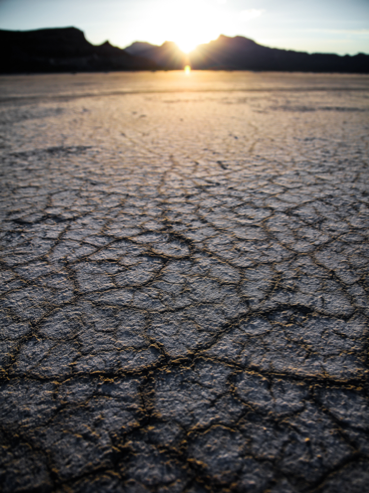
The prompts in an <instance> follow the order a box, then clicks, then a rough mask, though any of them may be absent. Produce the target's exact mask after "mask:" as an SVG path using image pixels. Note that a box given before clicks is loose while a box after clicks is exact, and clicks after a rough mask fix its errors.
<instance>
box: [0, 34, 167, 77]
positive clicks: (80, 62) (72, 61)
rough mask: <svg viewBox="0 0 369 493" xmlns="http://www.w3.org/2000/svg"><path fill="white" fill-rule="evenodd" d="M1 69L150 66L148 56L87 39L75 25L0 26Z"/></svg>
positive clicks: (153, 66) (4, 71)
mask: <svg viewBox="0 0 369 493" xmlns="http://www.w3.org/2000/svg"><path fill="white" fill-rule="evenodd" d="M0 46H1V47H2V50H1V55H0V73H24V72H70V71H72V72H74V71H76V72H90V71H92V72H93V71H110V70H152V69H155V68H158V67H157V66H156V64H155V63H154V62H152V61H151V60H148V59H145V58H142V57H139V56H134V55H131V54H129V53H127V52H126V51H125V50H122V49H120V48H116V47H114V46H112V45H111V44H110V43H109V42H108V41H106V42H105V43H103V44H102V45H100V46H94V45H92V44H91V43H89V42H88V41H87V40H86V38H85V35H84V34H83V32H82V31H80V30H79V29H76V28H75V27H67V28H55V29H39V30H37V31H4V30H0Z"/></svg>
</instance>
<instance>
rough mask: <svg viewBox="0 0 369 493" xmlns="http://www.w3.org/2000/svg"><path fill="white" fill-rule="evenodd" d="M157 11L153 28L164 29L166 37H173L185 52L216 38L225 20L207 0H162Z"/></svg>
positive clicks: (168, 38) (161, 30) (169, 38)
mask: <svg viewBox="0 0 369 493" xmlns="http://www.w3.org/2000/svg"><path fill="white" fill-rule="evenodd" d="M157 15H158V22H155V23H153V24H154V25H155V28H156V30H157V31H160V32H162V33H165V39H167V40H170V41H174V42H175V43H176V45H177V46H178V48H179V49H180V50H181V51H183V52H184V53H186V54H188V53H190V52H191V51H193V50H195V48H196V47H197V46H198V45H199V44H202V43H208V42H209V41H210V40H211V39H216V38H217V37H218V36H219V34H220V33H221V26H222V25H223V20H224V16H222V15H221V12H220V10H219V9H218V10H217V9H216V8H215V7H214V5H213V2H210V3H209V1H208V0H176V1H174V0H170V2H169V1H166V0H164V4H163V7H162V8H161V9H160V12H158V14H157Z"/></svg>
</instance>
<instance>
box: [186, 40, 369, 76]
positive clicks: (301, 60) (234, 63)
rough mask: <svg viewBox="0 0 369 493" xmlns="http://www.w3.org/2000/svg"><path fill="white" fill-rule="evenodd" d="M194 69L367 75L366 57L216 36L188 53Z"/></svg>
mask: <svg viewBox="0 0 369 493" xmlns="http://www.w3.org/2000/svg"><path fill="white" fill-rule="evenodd" d="M190 64H191V67H192V68H194V69H225V70H278V71H296V72H352V73H369V55H364V54H362V53H360V54H358V55H355V56H349V55H346V56H339V55H333V54H324V53H314V54H312V55H310V54H308V53H304V52H298V51H290V50H280V49H276V48H267V47H265V46H261V45H259V44H257V43H255V41H252V40H251V39H247V38H244V37H242V36H236V37H234V38H229V37H227V36H223V35H221V36H219V38H218V39H216V40H215V41H211V42H210V43H207V44H202V45H200V46H198V47H197V48H196V50H194V51H193V52H192V53H190Z"/></svg>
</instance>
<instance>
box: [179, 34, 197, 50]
mask: <svg viewBox="0 0 369 493" xmlns="http://www.w3.org/2000/svg"><path fill="white" fill-rule="evenodd" d="M175 43H176V45H177V46H178V48H179V49H180V50H181V51H183V53H186V54H188V53H191V51H193V50H194V49H195V48H196V46H198V45H199V44H201V41H198V40H197V39H196V38H192V39H191V38H190V37H186V36H184V37H182V36H178V37H177V39H176V40H175Z"/></svg>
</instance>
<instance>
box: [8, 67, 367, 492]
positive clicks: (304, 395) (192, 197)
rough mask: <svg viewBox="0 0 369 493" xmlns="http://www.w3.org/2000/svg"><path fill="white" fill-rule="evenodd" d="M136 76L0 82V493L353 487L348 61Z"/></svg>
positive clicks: (361, 279)
mask: <svg viewBox="0 0 369 493" xmlns="http://www.w3.org/2000/svg"><path fill="white" fill-rule="evenodd" d="M156 76H157V77H158V81H156V82H153V83H152V85H149V83H148V79H146V77H147V76H146V74H145V75H143V74H111V75H106V76H105V77H106V81H105V82H102V81H100V82H99V84H100V86H101V94H100V93H96V94H91V91H92V89H91V88H90V85H93V84H96V81H97V80H100V78H101V74H95V75H88V74H87V75H86V74H85V75H81V76H78V77H80V79H81V81H82V82H80V84H81V86H79V87H78V91H79V92H78V94H73V84H74V81H75V79H74V78H73V76H69V75H63V76H37V77H33V78H32V80H34V79H37V81H38V82H37V83H38V84H39V86H42V84H44V86H45V91H46V94H45V98H44V99H43V98H42V96H41V95H40V94H38V96H37V100H35V98H34V97H33V96H32V94H31V93H30V92H28V94H29V98H28V99H27V97H26V96H24V95H23V96H22V97H19V94H22V90H23V92H25V93H26V94H27V91H31V89H29V88H28V89H27V87H26V85H27V81H28V78H27V77H14V78H11V77H8V78H4V79H3V80H2V81H1V84H2V85H3V86H4V87H5V88H6V95H7V96H6V98H5V99H4V101H5V103H4V106H3V109H2V110H1V112H0V126H1V132H0V134H1V135H2V138H1V142H0V155H1V161H2V166H1V183H2V190H1V192H2V195H1V200H2V207H1V212H0V214H1V230H0V243H1V256H0V277H1V280H2V282H1V284H0V306H1V315H0V317H1V331H0V348H1V356H0V362H1V363H0V443H1V449H0V454H1V458H0V483H1V484H2V488H3V491H4V492H9V493H10V492H11V493H13V492H36V491H37V492H53V491H55V492H58V493H71V492H76V493H79V492H81V493H85V492H86V493H87V492H92V493H93V492H97V491H99V492H118V493H120V492H122V493H135V492H137V493H141V492H142V493H145V492H155V493H165V492H171V493H177V492H178V493H205V492H207V491H208V492H209V491H211V492H215V493H216V492H245V491H247V492H248V493H266V492H270V493H300V492H301V493H304V492H306V493H313V492H316V493H323V492H324V493H337V492H341V491H342V492H350V493H355V492H360V493H361V492H363V491H365V490H366V488H367V484H368V481H369V473H368V465H369V424H368V423H369V399H368V343H367V337H368V317H369V310H368V291H369V284H368V263H369V243H368V226H369V193H368V186H367V183H368V181H369V176H368V174H369V173H368V138H367V135H368V129H369V124H368V119H367V114H368V104H367V98H368V87H369V86H368V80H369V79H368V78H367V77H366V76H362V77H360V78H358V77H356V76H350V77H347V78H346V79H345V89H346V90H345V92H343V91H339V90H338V89H337V87H336V84H337V81H336V80H335V79H333V78H332V76H324V75H319V76H316V77H317V80H318V79H319V81H320V82H319V83H321V84H323V83H324V84H323V85H324V88H323V89H322V90H317V88H316V87H313V83H314V80H315V79H314V78H313V76H312V77H311V78H310V79H309V76H306V77H307V79H306V80H307V82H306V85H308V82H309V81H310V82H309V83H310V84H311V87H310V89H309V87H304V88H303V91H302V89H301V88H300V87H299V84H300V82H301V81H300V79H299V76H298V75H296V76H294V75H291V74H287V75H283V76H282V75H281V74H276V75H275V76H273V77H275V83H276V85H278V84H279V86H281V85H283V84H284V89H283V91H282V90H281V91H279V92H278V91H273V90H271V89H270V87H269V88H266V87H265V86H263V76H262V75H257V74H250V78H251V77H252V81H253V84H254V86H255V87H256V86H257V87H256V89H255V87H254V86H253V88H252V90H251V89H250V90H248V89H247V88H246V89H245V88H243V89H242V88H241V87H240V80H241V79H240V77H241V75H240V74H234V75H233V74H231V75H230V74H220V75H219V76H218V75H217V77H219V81H218V83H219V84H222V85H221V89H219V87H217V88H216V89H214V90H212V88H211V87H210V88H209V87H208V86H207V89H206V91H200V90H196V87H197V86H196V84H200V83H201V77H204V78H206V80H205V79H204V80H205V82H206V83H207V84H210V82H209V74H205V75H200V74H197V75H196V74H194V75H193V77H197V78H198V79H199V80H197V79H195V82H196V84H195V83H194V86H193V87H192V86H191V87H188V88H187V90H185V91H179V90H178V92H176V91H173V90H172V89H171V85H170V83H171V81H172V80H174V79H175V77H177V78H180V77H182V75H180V74H176V73H173V74H160V75H159V74H155V76H154V75H153V77H156ZM74 77H75V76H74ZM132 77H134V78H136V79H135V80H136V83H137V84H138V86H139V87H140V92H139V91H138V92H135V93H132V94H128V93H124V94H120V93H119V87H120V86H119V85H120V84H122V83H124V82H126V83H127V84H128V83H129V82H131V81H132ZM212 77H215V75H212ZM232 77H233V78H232ZM242 77H247V75H242ZM324 77H326V79H324ZM61 78H64V79H65V86H63V87H67V88H69V89H68V90H69V92H68V94H67V95H66V91H67V90H66V89H64V92H61V89H60V88H59V89H58V91H59V93H55V94H54V96H53V97H55V100H56V101H57V104H55V102H53V100H52V98H51V96H50V95H48V94H51V93H50V91H51V89H50V84H51V82H52V81H53V80H55V84H56V87H59V86H58V84H59V83H60V80H61ZM64 79H63V80H64ZM95 79H96V80H95ZM268 80H269V79H268ZM205 82H204V84H205ZM11 84H13V85H14V88H13V89H12V87H11ZM103 84H105V86H103ZM145 84H146V86H145ZM150 84H151V83H150ZM155 84H157V86H155ZM165 84H166V85H165ZM214 84H215V82H214ZM232 84H233V85H232ZM350 84H351V85H350ZM360 84H361V86H362V87H361V89H360V88H358V87H357V86H358V85H360ZM32 87H33V86H32ZM155 87H157V90H156V92H155ZM198 87H200V86H198ZM104 88H106V90H104ZM330 88H331V89H332V90H330ZM350 88H351V89H352V90H350ZM359 89H360V90H359ZM83 90H84V91H85V92H86V94H85V95H84V94H83ZM12 91H13V93H14V94H13V93H12ZM55 91H56V90H55ZM109 91H110V92H109ZM169 93H171V94H169ZM58 96H60V97H59V98H58ZM168 98H169V99H168ZM302 99H303V103H302ZM328 110H329V111H328ZM144 116H145V118H143V117H144Z"/></svg>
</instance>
